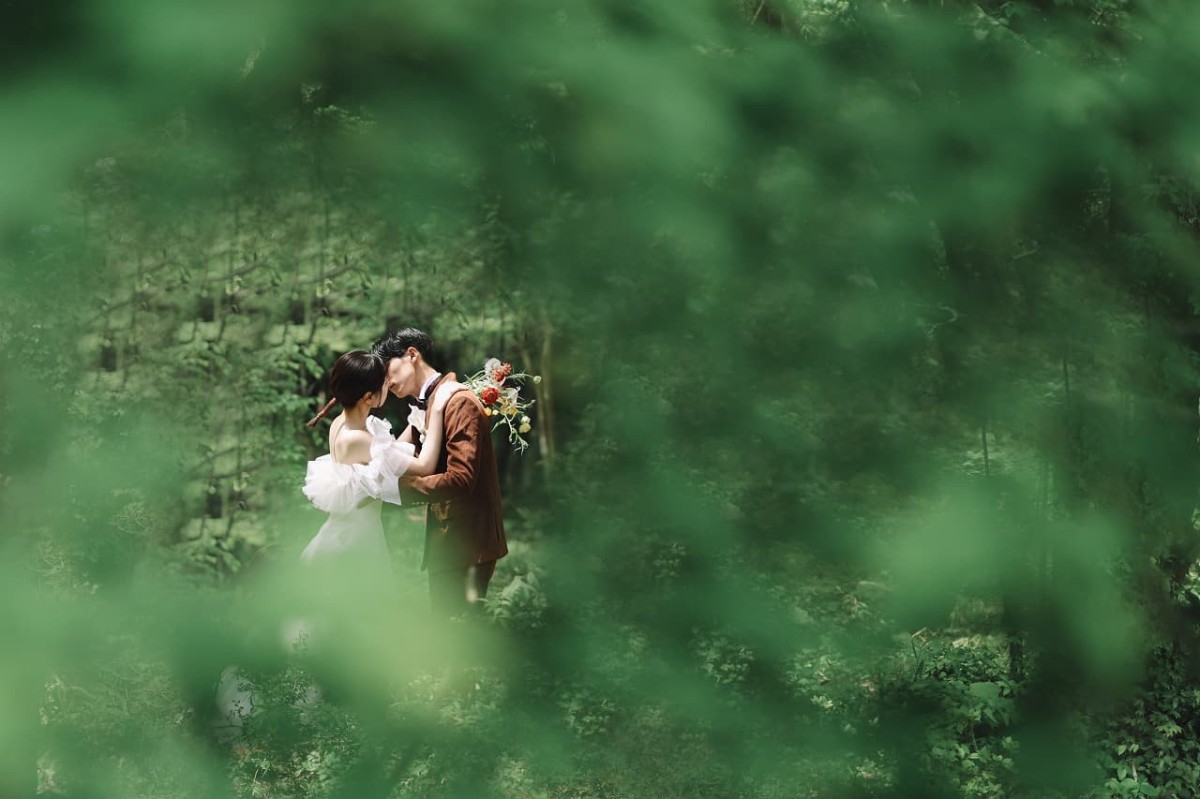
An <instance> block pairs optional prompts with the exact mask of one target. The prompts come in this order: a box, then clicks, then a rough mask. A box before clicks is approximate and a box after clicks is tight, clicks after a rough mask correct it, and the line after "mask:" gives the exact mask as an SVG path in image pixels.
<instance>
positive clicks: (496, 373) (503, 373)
mask: <svg viewBox="0 0 1200 799" xmlns="http://www.w3.org/2000/svg"><path fill="white" fill-rule="evenodd" d="M511 374H512V364H511V363H502V364H500V365H499V366H497V367H496V368H495V369H493V370H492V379H493V380H495V381H496V382H497V383H503V382H504V378H506V377H508V376H509V375H511Z"/></svg>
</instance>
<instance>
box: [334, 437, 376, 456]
mask: <svg viewBox="0 0 1200 799" xmlns="http://www.w3.org/2000/svg"><path fill="white" fill-rule="evenodd" d="M332 449H333V457H334V460H336V461H337V462H338V463H359V462H361V463H366V462H367V461H369V460H370V459H371V434H370V433H368V432H367V431H366V430H342V431H341V433H340V434H339V435H338V437H337V438H336V439H334V442H333V448H332Z"/></svg>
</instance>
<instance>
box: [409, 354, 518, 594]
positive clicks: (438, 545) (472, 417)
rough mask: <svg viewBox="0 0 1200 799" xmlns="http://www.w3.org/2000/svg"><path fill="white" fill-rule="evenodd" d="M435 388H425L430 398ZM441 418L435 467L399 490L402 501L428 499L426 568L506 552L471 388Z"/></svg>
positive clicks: (491, 455)
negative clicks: (442, 429) (433, 470)
mask: <svg viewBox="0 0 1200 799" xmlns="http://www.w3.org/2000/svg"><path fill="white" fill-rule="evenodd" d="M446 378H449V379H454V376H453V375H446ZM438 383H439V384H440V383H441V380H439V381H438ZM436 388H437V384H435V385H434V386H433V387H431V388H430V396H431V397H432V395H433V391H434V390H435V389H436ZM443 418H444V419H445V435H444V436H443V444H442V452H441V455H439V456H438V465H437V469H436V471H435V472H434V473H433V474H431V475H429V476H428V477H418V478H416V479H414V480H413V481H412V482H411V483H410V484H409V487H408V488H403V486H402V491H401V494H402V498H403V499H404V501H406V502H407V501H413V502H428V503H429V507H428V508H427V509H426V511H425V557H424V560H423V561H422V563H421V568H423V569H429V571H444V570H447V569H465V568H467V567H469V566H474V565H475V564H477V563H486V562H488V561H492V560H498V559H500V558H502V557H504V556H505V555H507V554H508V542H507V540H506V539H505V537H504V513H503V509H502V508H501V505H500V475H499V473H498V472H497V470H496V454H495V452H494V451H493V447H492V429H491V424H490V423H489V419H488V417H487V416H485V415H484V414H483V403H482V402H480V401H479V398H478V397H476V396H475V394H474V393H473V392H472V391H471V390H470V389H460V390H459V391H458V392H456V393H455V394H454V395H453V396H452V397H450V400H449V402H447V403H446V410H445V414H444V417H443Z"/></svg>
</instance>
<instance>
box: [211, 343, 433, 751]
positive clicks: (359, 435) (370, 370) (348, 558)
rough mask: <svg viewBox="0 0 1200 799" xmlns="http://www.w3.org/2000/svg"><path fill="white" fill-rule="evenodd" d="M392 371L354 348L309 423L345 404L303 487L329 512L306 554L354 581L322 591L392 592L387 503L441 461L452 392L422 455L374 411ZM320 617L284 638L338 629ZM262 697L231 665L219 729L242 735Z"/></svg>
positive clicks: (309, 697) (306, 559) (313, 695)
mask: <svg viewBox="0 0 1200 799" xmlns="http://www.w3.org/2000/svg"><path fill="white" fill-rule="evenodd" d="M386 376H387V375H386V369H385V367H384V363H383V360H382V359H381V358H380V357H379V356H377V355H374V354H372V353H369V352H366V351H364V350H353V351H351V352H347V353H346V354H345V355H343V356H341V357H340V358H338V359H337V362H336V363H334V365H333V372H332V374H331V375H330V379H329V393H330V394H332V395H333V399H331V400H330V401H329V402H328V403H327V404H326V405H325V407H324V408H322V409H321V411H320V412H319V413H318V414H317V415H316V416H315V417H314V418H313V419H312V420H310V421H309V422H308V426H309V427H315V426H316V424H317V423H318V422H319V421H320V420H321V419H323V418H324V417H325V416H326V415H327V414H328V413H329V411H330V410H331V409H332V408H333V406H334V405H335V404H340V405H341V406H342V412H341V414H339V415H338V416H337V418H335V419H334V420H333V424H332V425H331V426H330V429H329V454H328V455H322V456H320V457H319V458H317V459H316V460H313V461H309V462H308V471H307V475H306V477H305V481H304V488H303V490H304V494H305V496H307V497H308V499H309V500H310V501H311V502H312V504H313V505H315V506H316V507H317V508H319V509H321V510H323V511H325V512H326V513H328V514H329V516H328V518H326V520H325V523H324V524H323V525H322V526H321V529H320V530H319V531H318V532H317V534H316V536H314V537H313V539H312V541H310V542H309V544H308V546H306V547H305V548H304V552H303V553H301V555H300V560H301V562H302V563H304V564H309V565H311V566H314V567H315V566H317V565H321V566H322V567H329V568H330V569H335V568H336V569H337V570H340V571H341V575H340V576H342V577H344V578H346V579H347V580H349V581H351V583H349V584H348V583H346V582H344V581H338V580H330V581H324V580H322V581H318V582H317V583H316V584H314V585H313V586H312V589H313V590H314V591H315V592H316V593H321V592H322V591H325V592H329V591H333V592H335V593H342V591H343V589H345V588H347V587H350V585H352V586H353V588H354V589H355V590H356V591H360V592H361V591H368V592H369V591H371V590H375V591H378V592H381V593H382V594H384V595H385V594H386V593H387V592H388V590H389V587H390V585H391V582H392V574H391V568H390V566H389V555H388V548H387V543H386V541H385V540H384V536H383V521H382V518H381V516H382V514H381V510H382V508H383V504H382V503H383V502H390V503H393V504H396V505H399V504H400V490H399V484H398V480H399V478H400V476H401V475H406V474H407V475H411V476H417V477H422V476H425V475H428V474H431V473H432V472H433V470H434V468H435V467H436V465H437V457H438V454H439V450H440V449H441V446H442V435H443V429H442V425H443V418H442V417H443V411H444V410H445V407H446V400H447V399H448V398H449V397H450V395H451V394H452V393H453V391H452V390H445V391H439V392H437V393H436V394H435V395H434V397H433V398H432V400H431V401H430V405H429V411H428V419H427V420H426V423H425V437H424V440H423V444H422V449H421V455H420V456H417V455H416V454H415V453H414V446H413V443H412V441H411V433H410V432H409V431H408V430H406V431H405V433H404V435H402V436H401V437H400V438H399V439H396V438H393V437H392V433H391V429H392V426H391V424H390V423H388V422H387V421H386V420H385V419H380V418H379V417H377V416H372V415H371V411H372V410H374V409H376V408H379V407H380V406H382V405H383V403H384V400H386V399H387V387H386V385H385V380H386ZM410 429H411V428H410ZM328 576H330V577H333V576H334V575H332V574H330V575H328ZM327 583H328V584H327ZM335 583H336V585H335ZM376 596H377V597H378V596H379V594H377V595H376ZM315 621H316V620H315V619H313V618H292V619H290V620H288V621H286V622H285V623H284V629H283V630H282V638H283V643H284V645H285V646H286V647H287V648H289V649H294V648H295V647H296V646H297V645H298V644H300V643H301V642H302V641H306V642H308V639H310V638H311V637H312V635H313V634H314V633H315V632H317V630H316V629H315V627H316V626H322V627H323V629H324V631H325V633H326V634H328V633H330V632H331V629H330V627H329V625H328V623H326V624H325V625H315V624H314V622H315ZM319 695H320V694H319V691H318V690H317V689H316V688H315V687H313V688H310V689H309V690H308V692H307V693H306V695H305V696H304V698H303V699H302V700H301V701H300V704H301V705H308V704H312V703H313V702H315V701H317V699H319ZM257 703H258V692H257V691H256V689H255V688H254V686H253V685H252V684H251V683H250V682H249V681H247V679H246V678H245V676H244V675H243V673H242V671H241V669H239V668H238V667H237V666H228V667H226V668H225V670H224V671H223V672H222V673H221V676H220V678H219V679H218V683H217V709H218V713H219V716H218V719H217V720H216V723H215V726H216V729H217V731H218V734H219V735H221V736H222V737H225V738H227V739H229V740H232V739H233V738H235V737H236V736H237V735H238V734H240V732H241V729H242V724H243V722H244V720H245V719H247V718H248V717H249V716H250V715H251V714H252V713H253V712H254V710H255V706H256V704H257Z"/></svg>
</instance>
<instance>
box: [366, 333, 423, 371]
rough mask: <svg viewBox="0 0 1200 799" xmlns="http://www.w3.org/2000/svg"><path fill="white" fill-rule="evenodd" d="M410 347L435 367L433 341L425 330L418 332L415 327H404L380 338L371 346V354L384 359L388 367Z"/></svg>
mask: <svg viewBox="0 0 1200 799" xmlns="http://www.w3.org/2000/svg"><path fill="white" fill-rule="evenodd" d="M409 347H413V348H415V349H416V351H417V352H419V353H421V357H422V358H424V359H425V363H427V364H429V365H430V366H433V339H432V338H430V337H429V334H428V333H426V332H425V331H424V330H417V329H416V328H415V327H402V328H400V329H399V330H393V331H392V332H390V333H386V334H385V335H383V336H380V337H379V339H377V340H376V341H375V343H374V344H373V345H371V352H373V353H375V354H376V355H378V356H379V357H380V358H382V359H383V364H384V366H385V367H386V366H387V363H388V361H390V360H391V359H392V358H399V357H400V356H401V355H403V354H404V353H406V352H407V351H408V348H409Z"/></svg>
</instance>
